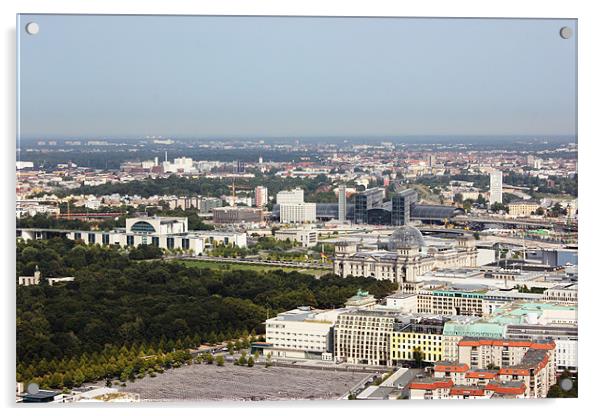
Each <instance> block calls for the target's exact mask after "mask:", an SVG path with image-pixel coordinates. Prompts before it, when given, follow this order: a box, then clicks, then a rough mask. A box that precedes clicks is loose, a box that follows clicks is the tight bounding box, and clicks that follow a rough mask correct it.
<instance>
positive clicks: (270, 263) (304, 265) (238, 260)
mask: <svg viewBox="0 0 602 416" xmlns="http://www.w3.org/2000/svg"><path fill="white" fill-rule="evenodd" d="M165 259H178V260H199V261H213V262H218V263H239V264H256V265H261V266H283V267H298V268H300V269H318V270H329V269H332V264H328V263H304V262H297V261H280V260H258V259H243V258H235V259H233V258H229V257H211V256H166V257H165Z"/></svg>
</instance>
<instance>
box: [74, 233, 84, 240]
mask: <svg viewBox="0 0 602 416" xmlns="http://www.w3.org/2000/svg"><path fill="white" fill-rule="evenodd" d="M73 238H74V239H75V240H81V239H82V233H73Z"/></svg>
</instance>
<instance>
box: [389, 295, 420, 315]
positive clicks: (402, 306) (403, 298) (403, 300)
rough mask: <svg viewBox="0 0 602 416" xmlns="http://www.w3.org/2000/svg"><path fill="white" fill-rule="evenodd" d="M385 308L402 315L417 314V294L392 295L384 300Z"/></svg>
mask: <svg viewBox="0 0 602 416" xmlns="http://www.w3.org/2000/svg"><path fill="white" fill-rule="evenodd" d="M385 300H386V307H387V308H393V309H398V310H400V311H402V312H404V313H416V312H418V294H416V293H394V294H392V295H389V296H387V297H386V298H385Z"/></svg>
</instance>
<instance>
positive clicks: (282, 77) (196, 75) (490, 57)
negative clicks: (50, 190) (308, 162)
mask: <svg viewBox="0 0 602 416" xmlns="http://www.w3.org/2000/svg"><path fill="white" fill-rule="evenodd" d="M30 21H35V22H36V23H38V24H39V26H40V31H39V33H38V34H37V35H35V36H31V35H27V34H26V33H25V31H24V27H25V25H26V24H27V23H28V22H30ZM563 26H569V27H571V28H572V29H573V33H575V34H576V32H577V27H576V21H575V20H570V19H566V20H564V19H563V20H560V19H558V20H555V19H537V20H535V19H531V20H524V19H416V18H412V19H410V18H294V17H202V16H171V17H167V16H94V15H70V16H61V15H21V16H20V19H19V24H18V31H19V33H18V38H19V40H18V42H19V47H18V53H19V58H18V62H19V74H18V78H19V87H18V91H19V93H20V97H19V109H18V111H19V117H20V120H19V121H20V122H19V125H18V128H19V134H20V137H22V138H33V137H40V138H51V137H123V138H130V137H131V138H133V137H138V138H142V137H144V136H166V137H174V138H179V137H191V138H194V137H199V138H205V137H228V136H229V137H262V136H263V137H289V136H290V137H300V138H302V137H316V136H332V137H337V136H339V137H340V136H346V135H349V136H352V137H358V136H367V137H379V136H382V137H385V136H393V137H399V136H421V135H424V136H437V135H448V136H462V135H467V136H500V135H524V136H529V135H532V136H538V135H543V136H545V135H553V136H559V135H569V136H573V135H575V134H576V35H574V36H573V37H572V38H570V39H562V38H561V37H560V35H559V30H560V28H561V27H563Z"/></svg>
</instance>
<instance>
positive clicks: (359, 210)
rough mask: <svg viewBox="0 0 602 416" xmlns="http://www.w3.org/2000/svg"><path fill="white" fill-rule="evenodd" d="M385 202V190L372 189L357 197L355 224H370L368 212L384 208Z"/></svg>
mask: <svg viewBox="0 0 602 416" xmlns="http://www.w3.org/2000/svg"><path fill="white" fill-rule="evenodd" d="M384 200H385V189H384V188H370V189H366V190H365V191H363V192H360V193H358V194H357V195H355V199H354V207H355V210H354V222H355V223H356V224H369V222H368V211H369V210H372V209H374V208H380V207H382V205H383V203H384Z"/></svg>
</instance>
